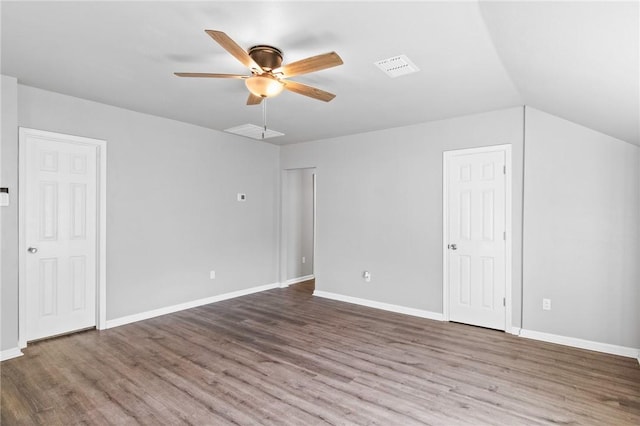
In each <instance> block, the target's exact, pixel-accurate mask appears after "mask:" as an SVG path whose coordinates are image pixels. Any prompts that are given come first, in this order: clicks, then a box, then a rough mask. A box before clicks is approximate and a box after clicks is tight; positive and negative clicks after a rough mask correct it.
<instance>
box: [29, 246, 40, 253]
mask: <svg viewBox="0 0 640 426" xmlns="http://www.w3.org/2000/svg"><path fill="white" fill-rule="evenodd" d="M27 251H28V252H29V253H31V254H35V253H37V252H38V249H37V248H35V247H29V248H28V249H27Z"/></svg>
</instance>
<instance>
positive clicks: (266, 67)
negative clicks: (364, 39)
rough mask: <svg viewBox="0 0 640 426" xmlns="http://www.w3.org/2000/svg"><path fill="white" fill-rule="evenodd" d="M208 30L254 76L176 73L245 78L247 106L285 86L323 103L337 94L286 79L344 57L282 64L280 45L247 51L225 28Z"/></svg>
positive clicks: (339, 61) (331, 55)
mask: <svg viewBox="0 0 640 426" xmlns="http://www.w3.org/2000/svg"><path fill="white" fill-rule="evenodd" d="M205 32H206V33H207V34H209V36H211V38H212V39H214V40H215V41H216V42H217V43H218V44H219V45H220V46H222V47H223V48H224V49H225V50H226V51H227V52H229V53H230V54H231V55H233V56H234V57H235V58H236V59H237V60H239V61H240V62H241V63H242V64H243V65H245V66H246V67H248V68H249V70H250V71H251V75H238V74H214V73H193V72H177V73H175V75H177V76H178V77H204V78H237V79H243V80H245V84H246V86H247V89H249V92H250V93H249V98H248V99H247V105H258V104H260V102H262V99H264V98H270V97H273V96H277V95H278V94H280V93H281V92H282V90H283V89H286V90H289V91H291V92H294V93H298V94H300V95H304V96H309V97H310V98H313V99H318V100H321V101H324V102H329V101H330V100H332V99H333V98H335V97H336V95H334V94H333V93H329V92H325V91H324V90H320V89H318V88H315V87H311V86H307V85H306V84H302V83H298V82H295V81H291V80H286V78H289V77H294V76H296V75H301V74H308V73H311V72H315V71H320V70H323V69H326V68H331V67H335V66H338V65H342V63H343V62H342V59H341V58H340V56H338V54H337V53H336V52H329V53H324V54H322V55H317V56H312V57H310V58H306V59H302V60H299V61H296V62H292V63H290V64H287V65H282V51H281V50H280V49H278V48H275V47H273V46H268V45H262V44H261V45H257V46H253V47H251V48H250V49H249V50H248V51H245V50H244V49H243V48H242V47H240V46H239V45H238V44H237V43H236V42H235V41H233V40H232V39H231V38H230V37H229V36H228V35H227V34H225V33H223V32H222V31H215V30H205Z"/></svg>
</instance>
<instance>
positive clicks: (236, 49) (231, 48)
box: [204, 30, 264, 74]
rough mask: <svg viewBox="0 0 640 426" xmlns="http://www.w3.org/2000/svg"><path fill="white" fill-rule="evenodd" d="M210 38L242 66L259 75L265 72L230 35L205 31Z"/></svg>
mask: <svg viewBox="0 0 640 426" xmlns="http://www.w3.org/2000/svg"><path fill="white" fill-rule="evenodd" d="M204 31H205V32H206V33H207V34H209V36H210V37H211V38H212V39H214V40H215V41H216V42H217V43H218V44H219V45H220V46H222V47H223V48H224V49H225V50H226V51H227V52H229V53H231V54H232V55H233V56H234V57H235V58H236V59H237V60H239V61H240V62H242V64H243V65H244V66H245V67H247V68H249V69H250V70H251V71H254V72H256V73H258V74H262V73H263V72H264V71H263V70H262V68H260V65H258V64H257V63H256V61H254V60H253V59H252V58H251V56H249V54H248V53H247V51H246V50H244V49H243V48H242V47H240V46H238V44H237V43H236V42H235V41H233V40H232V39H231V37H229V36H228V35H226V34H225V33H223V32H222V31H215V30H204Z"/></svg>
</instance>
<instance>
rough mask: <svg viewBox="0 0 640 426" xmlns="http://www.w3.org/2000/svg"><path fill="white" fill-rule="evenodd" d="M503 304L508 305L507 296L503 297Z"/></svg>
mask: <svg viewBox="0 0 640 426" xmlns="http://www.w3.org/2000/svg"><path fill="white" fill-rule="evenodd" d="M502 306H505V307H506V306H507V298H506V297H503V298H502Z"/></svg>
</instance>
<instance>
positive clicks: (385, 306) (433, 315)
mask: <svg viewBox="0 0 640 426" xmlns="http://www.w3.org/2000/svg"><path fill="white" fill-rule="evenodd" d="M313 295H314V296H318V297H324V298H325V299H333V300H339V301H340V302H347V303H353V304H355V305H362V306H368V307H370V308H376V309H382V310H384V311H391V312H397V313H399V314H405V315H411V316H414V317H420V318H427V319H431V320H436V321H444V317H443V315H442V314H440V313H437V312H431V311H425V310H422V309H416V308H408V307H406V306H400V305H392V304H390V303H383V302H376V301H375V300H368V299H360V298H359V297H352V296H344V295H342V294H336V293H329V292H326V291H319V290H316V291H314V292H313Z"/></svg>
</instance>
